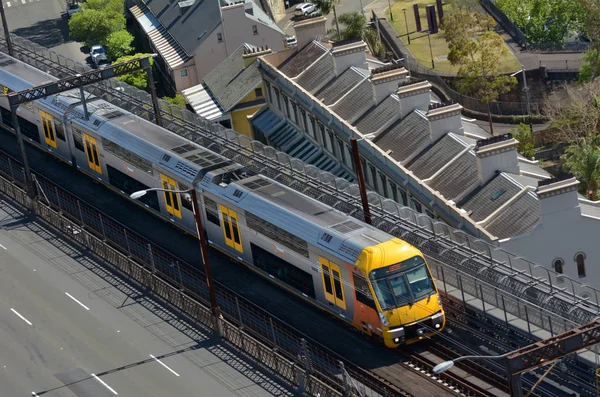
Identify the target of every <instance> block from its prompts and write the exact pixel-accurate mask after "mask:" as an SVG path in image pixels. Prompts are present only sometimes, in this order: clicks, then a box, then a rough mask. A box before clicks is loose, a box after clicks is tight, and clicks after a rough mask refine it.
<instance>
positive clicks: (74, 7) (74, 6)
mask: <svg viewBox="0 0 600 397" xmlns="http://www.w3.org/2000/svg"><path fill="white" fill-rule="evenodd" d="M79 11H81V8H80V7H79V3H77V2H72V3H70V4H69V5H67V16H68V17H69V18H71V17H72V16H73V15H74V14H75V13H78V12H79Z"/></svg>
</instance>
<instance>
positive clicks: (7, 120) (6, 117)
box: [0, 107, 41, 143]
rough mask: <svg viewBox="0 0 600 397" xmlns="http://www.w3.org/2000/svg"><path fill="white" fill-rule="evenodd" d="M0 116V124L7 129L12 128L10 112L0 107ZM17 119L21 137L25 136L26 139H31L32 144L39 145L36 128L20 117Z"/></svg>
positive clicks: (38, 132)
mask: <svg viewBox="0 0 600 397" xmlns="http://www.w3.org/2000/svg"><path fill="white" fill-rule="evenodd" d="M0 114H1V116H2V123H3V124H5V125H6V126H7V127H9V128H13V122H12V114H11V112H10V110H7V109H4V108H3V107H0ZM17 117H18V118H19V126H20V127H21V132H22V133H23V135H25V136H26V137H27V138H29V139H31V140H32V141H34V142H37V143H41V141H40V131H39V130H38V126H37V125H36V124H33V123H32V122H30V121H28V120H25V119H24V118H22V117H21V116H17Z"/></svg>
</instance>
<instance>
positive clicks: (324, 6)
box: [313, 0, 341, 37]
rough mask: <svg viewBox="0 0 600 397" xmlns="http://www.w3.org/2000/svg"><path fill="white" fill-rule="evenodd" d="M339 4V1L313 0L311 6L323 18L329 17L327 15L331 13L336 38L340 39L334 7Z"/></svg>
mask: <svg viewBox="0 0 600 397" xmlns="http://www.w3.org/2000/svg"><path fill="white" fill-rule="evenodd" d="M339 2H340V0H314V1H313V4H314V5H315V6H316V7H317V9H318V10H319V11H321V13H322V14H323V15H325V16H327V15H329V13H330V12H331V11H333V20H334V21H335V28H336V30H337V34H338V37H341V33H340V25H339V24H338V18H337V12H336V10H335V5H336V4H338V3H339Z"/></svg>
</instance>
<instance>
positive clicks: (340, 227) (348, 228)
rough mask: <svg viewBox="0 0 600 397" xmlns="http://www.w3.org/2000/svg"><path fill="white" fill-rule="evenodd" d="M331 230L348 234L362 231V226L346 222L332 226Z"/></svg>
mask: <svg viewBox="0 0 600 397" xmlns="http://www.w3.org/2000/svg"><path fill="white" fill-rule="evenodd" d="M331 229H333V230H336V231H338V232H340V233H343V234H346V233H350V232H352V231H354V230H358V229H362V225H360V224H359V223H356V222H353V221H345V222H342V223H338V224H337V225H333V226H331Z"/></svg>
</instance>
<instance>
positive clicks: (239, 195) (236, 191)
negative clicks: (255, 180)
mask: <svg viewBox="0 0 600 397" xmlns="http://www.w3.org/2000/svg"><path fill="white" fill-rule="evenodd" d="M242 194H244V192H242V191H241V190H239V189H235V192H233V197H237V198H240V197H242Z"/></svg>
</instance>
